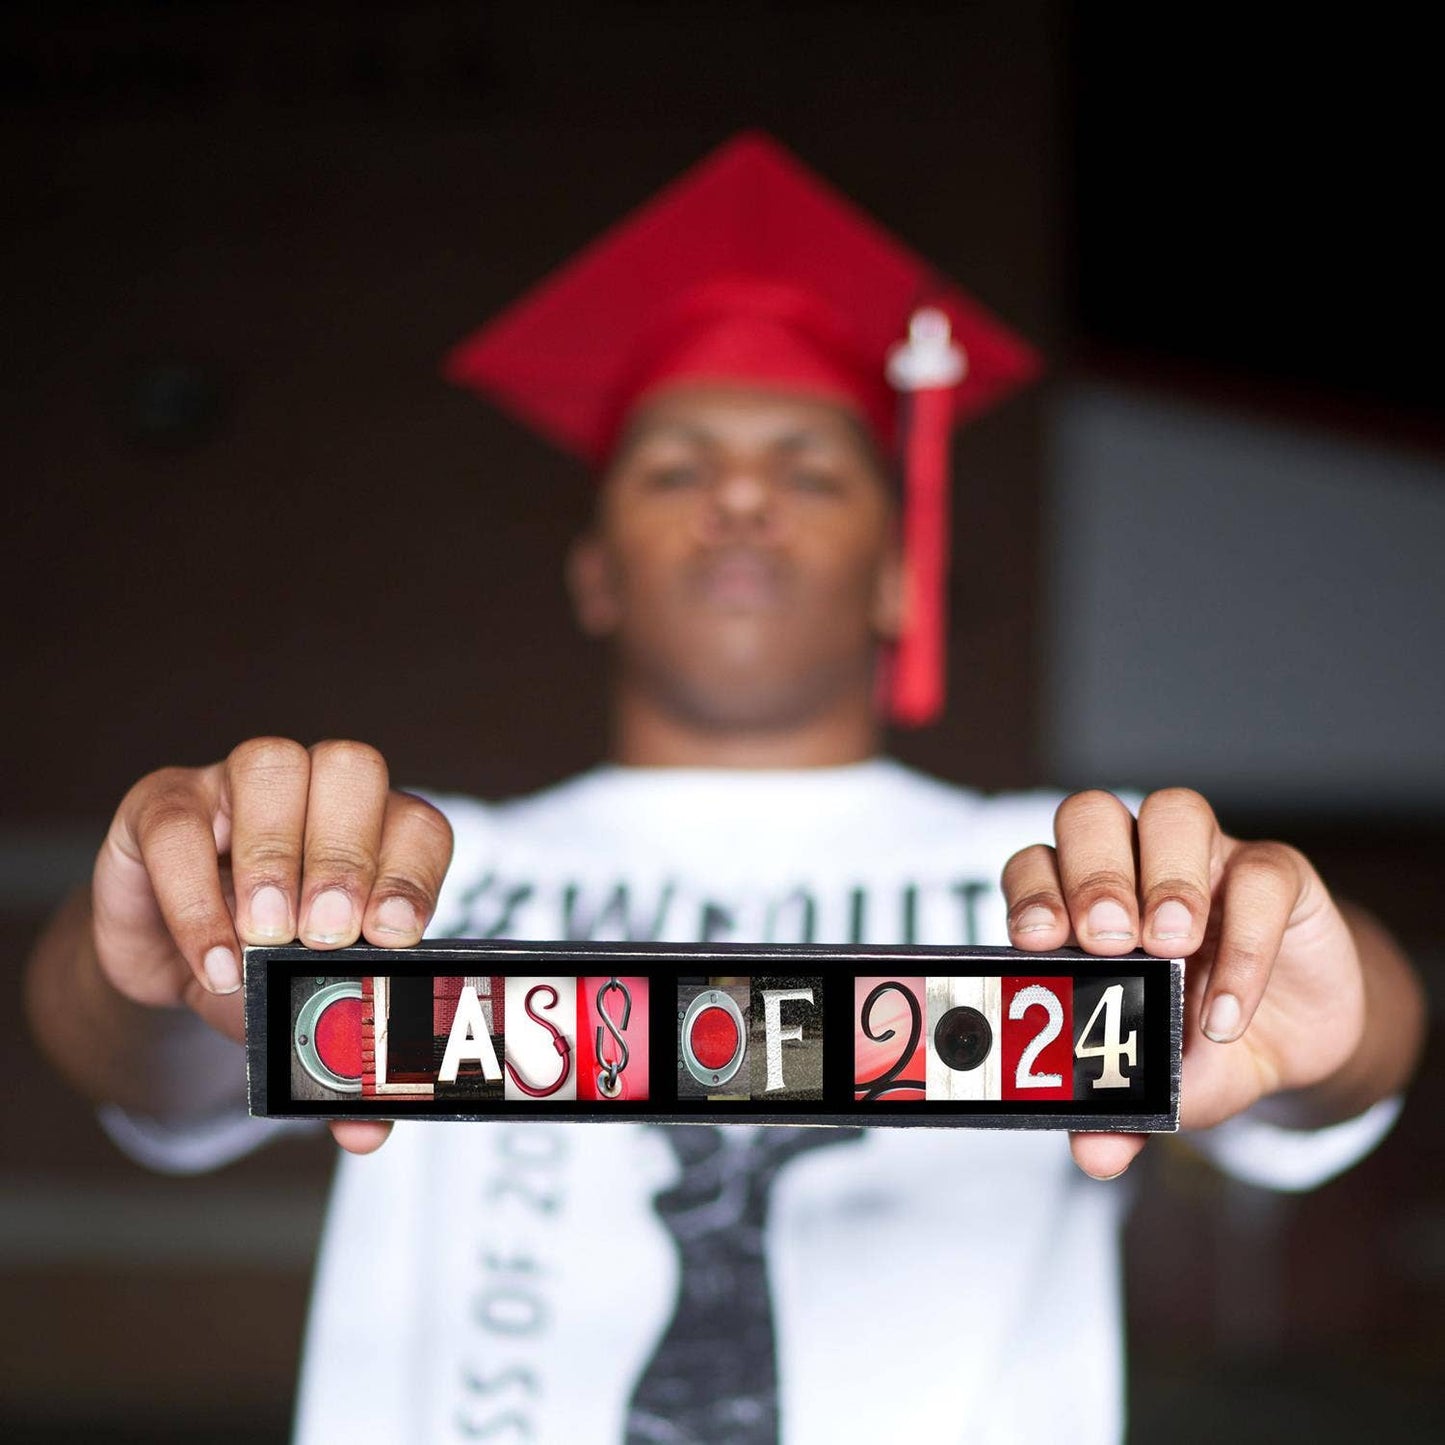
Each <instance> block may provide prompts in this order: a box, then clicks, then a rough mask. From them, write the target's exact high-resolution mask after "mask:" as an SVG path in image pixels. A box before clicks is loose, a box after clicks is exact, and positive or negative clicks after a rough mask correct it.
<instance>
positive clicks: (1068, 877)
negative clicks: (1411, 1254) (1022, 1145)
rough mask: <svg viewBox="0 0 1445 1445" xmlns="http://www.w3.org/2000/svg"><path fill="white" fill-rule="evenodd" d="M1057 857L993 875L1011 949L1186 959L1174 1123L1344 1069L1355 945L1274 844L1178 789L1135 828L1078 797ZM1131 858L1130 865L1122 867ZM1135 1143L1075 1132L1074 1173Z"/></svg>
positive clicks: (1356, 1032)
mask: <svg viewBox="0 0 1445 1445" xmlns="http://www.w3.org/2000/svg"><path fill="white" fill-rule="evenodd" d="M1054 833H1055V846H1054V847H1052V848H1049V847H1045V846H1043V845H1037V846H1034V847H1031V848H1025V849H1023V850H1022V851H1021V852H1019V853H1016V854H1015V855H1014V856H1013V857H1012V858H1011V859H1010V860H1009V862H1008V864H1007V865H1006V866H1005V868H1004V874H1003V889H1004V895H1005V898H1006V900H1007V903H1008V920H1009V938H1010V940H1011V941H1012V942H1013V944H1014V945H1015V946H1016V947H1018V948H1025V949H1050V948H1059V947H1062V946H1063V945H1064V944H1066V943H1077V944H1078V945H1079V946H1080V947H1081V948H1083V949H1084V950H1085V951H1087V952H1089V953H1092V954H1098V955H1101V956H1105V957H1112V956H1115V955H1118V954H1121V953H1127V952H1128V951H1129V950H1130V949H1133V948H1139V947H1142V948H1144V949H1145V950H1146V951H1147V952H1149V953H1152V954H1154V955H1155V956H1156V957H1158V958H1185V959H1187V960H1188V963H1187V965H1186V969H1185V1003H1184V1060H1183V1076H1182V1079H1181V1081H1180V1123H1181V1125H1182V1126H1183V1127H1184V1128H1195V1129H1197V1128H1207V1127H1209V1126H1210V1125H1212V1124H1218V1123H1220V1122H1222V1121H1223V1120H1225V1119H1228V1118H1230V1117H1232V1116H1233V1115H1235V1114H1237V1113H1240V1112H1241V1111H1242V1110H1244V1109H1247V1108H1249V1107H1250V1105H1252V1104H1254V1103H1255V1102H1256V1101H1258V1100H1259V1099H1261V1098H1264V1097H1265V1096H1267V1095H1271V1094H1276V1093H1280V1092H1284V1091H1297V1090H1308V1089H1310V1088H1311V1087H1312V1086H1316V1085H1321V1084H1322V1083H1324V1081H1326V1080H1329V1079H1330V1078H1331V1077H1332V1076H1334V1075H1335V1074H1337V1073H1338V1072H1339V1071H1341V1070H1342V1069H1344V1067H1345V1065H1346V1063H1347V1062H1348V1061H1349V1060H1351V1058H1352V1056H1353V1055H1355V1053H1356V1051H1357V1050H1358V1049H1359V1046H1360V1043H1361V1040H1362V1038H1363V1036H1364V1033H1365V1027H1366V990H1365V977H1364V970H1363V969H1362V966H1361V959H1360V953H1359V950H1358V948H1357V946H1356V941H1355V937H1354V935H1353V934H1352V932H1351V929H1350V927H1349V926H1348V925H1347V923H1346V921H1345V919H1344V917H1343V916H1342V914H1341V912H1340V910H1339V908H1338V907H1337V906H1336V904H1335V902H1334V900H1333V899H1331V897H1330V895H1329V893H1328V891H1327V890H1326V889H1325V886H1324V884H1323V883H1321V882H1320V879H1319V876H1318V875H1317V874H1316V872H1315V870H1314V869H1313V867H1311V866H1310V864H1309V862H1308V861H1307V860H1306V859H1305V858H1304V857H1303V855H1302V854H1300V853H1299V852H1297V851H1296V850H1295V849H1293V848H1290V847H1287V846H1286V845H1284V844H1282V843H1243V842H1240V841H1239V840H1238V839H1236V838H1231V837H1229V836H1228V835H1227V834H1225V833H1224V832H1222V831H1221V830H1220V827H1219V824H1218V822H1217V821H1216V819H1215V816H1214V812H1213V810H1212V809H1211V808H1210V806H1209V804H1208V803H1207V802H1206V801H1205V800H1204V799H1203V798H1202V797H1200V796H1199V794H1198V793H1193V792H1190V791H1188V790H1187V789H1183V788H1170V789H1166V790H1164V791H1162V792H1157V793H1151V794H1150V795H1149V796H1148V797H1147V798H1146V799H1145V800H1144V803H1143V805H1142V806H1141V807H1140V809H1139V818H1138V821H1137V823H1136V822H1135V820H1134V818H1133V817H1132V816H1131V815H1130V813H1129V810H1128V809H1127V808H1126V807H1125V806H1124V804H1123V803H1122V802H1120V801H1119V799H1118V798H1116V797H1114V796H1113V795H1112V794H1111V793H1105V792H1085V793H1076V794H1074V795H1073V796H1072V797H1069V798H1066V799H1065V800H1064V802H1063V803H1062V804H1061V805H1060V807H1059V810H1058V813H1057V815H1056V816H1055V819H1054ZM1136 858H1137V864H1136V861H1135V860H1136ZM1144 1142H1145V1139H1144V1136H1142V1135H1137V1134H1075V1135H1073V1136H1072V1140H1071V1145H1072V1148H1073V1153H1074V1158H1075V1160H1076V1162H1077V1163H1078V1164H1079V1166H1080V1168H1082V1169H1083V1170H1084V1172H1085V1173H1087V1174H1090V1175H1093V1176H1094V1177H1095V1178H1101V1179H1102V1178H1112V1177H1114V1176H1115V1175H1117V1174H1120V1173H1122V1172H1123V1171H1124V1170H1125V1169H1126V1168H1127V1167H1128V1165H1129V1163H1130V1161H1131V1160H1132V1159H1133V1158H1134V1157H1135V1155H1137V1154H1138V1152H1139V1151H1140V1150H1141V1149H1142V1148H1143V1147H1144Z"/></svg>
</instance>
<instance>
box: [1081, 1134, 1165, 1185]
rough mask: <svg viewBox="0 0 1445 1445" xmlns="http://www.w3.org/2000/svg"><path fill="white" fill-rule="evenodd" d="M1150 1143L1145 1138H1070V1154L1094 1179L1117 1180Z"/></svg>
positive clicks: (1125, 1135) (1099, 1135)
mask: <svg viewBox="0 0 1445 1445" xmlns="http://www.w3.org/2000/svg"><path fill="white" fill-rule="evenodd" d="M1147 1142H1148V1139H1147V1136H1145V1135H1143V1134H1070V1135H1069V1150H1070V1152H1071V1153H1072V1154H1073V1156H1074V1163H1075V1164H1077V1165H1078V1166H1079V1168H1080V1169H1082V1170H1083V1171H1084V1173H1085V1174H1087V1175H1088V1176H1089V1178H1090V1179H1100V1180H1103V1179H1117V1178H1118V1177H1119V1176H1120V1175H1121V1174H1122V1173H1123V1172H1124V1171H1125V1170H1126V1169H1127V1168H1128V1167H1129V1166H1130V1165H1131V1164H1132V1163H1133V1162H1134V1160H1135V1159H1137V1158H1138V1157H1139V1155H1140V1154H1141V1153H1142V1152H1143V1149H1144V1145H1145V1144H1146V1143H1147Z"/></svg>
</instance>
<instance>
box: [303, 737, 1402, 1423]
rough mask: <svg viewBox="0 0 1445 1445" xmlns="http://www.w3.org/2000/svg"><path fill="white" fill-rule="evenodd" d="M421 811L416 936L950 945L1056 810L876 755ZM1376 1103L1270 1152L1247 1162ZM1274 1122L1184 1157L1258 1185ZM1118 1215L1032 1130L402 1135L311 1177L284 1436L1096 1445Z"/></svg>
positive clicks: (1111, 1379) (1049, 802)
mask: <svg viewBox="0 0 1445 1445" xmlns="http://www.w3.org/2000/svg"><path fill="white" fill-rule="evenodd" d="M438 801H439V802H441V803H442V805H443V806H444V807H445V809H446V811H447V813H448V815H449V816H450V818H451V820H452V823H453V825H454V827H455V830H456V838H457V848H456V858H455V862H454V863H453V866H452V870H451V873H450V875H449V877H448V880H447V884H446V887H445V889H444V891H443V894H442V899H441V904H440V907H439V910H438V913H437V917H436V920H435V923H434V925H433V928H432V932H433V934H435V935H437V936H455V937H487V936H498V937H500V936H505V937H513V938H536V939H547V938H585V939H632V940H646V939H655V940H659V941H669V942H686V941H698V940H703V939H711V940H718V941H722V940H732V941H739V942H757V941H767V942H789V941H797V942H814V943H848V942H863V943H870V944H885V943H904V942H916V943H930V944H968V943H1002V942H1004V941H1005V940H1006V937H1007V934H1006V930H1005V926H1004V909H1003V900H1002V895H1001V893H1000V891H999V888H998V878H999V874H1000V871H1001V869H1002V866H1003V864H1004V862H1005V861H1006V859H1007V858H1008V857H1009V855H1010V854H1011V853H1013V852H1014V851H1015V850H1016V849H1018V848H1021V847H1023V846H1025V845H1026V844H1029V843H1035V842H1041V841H1043V842H1047V841H1049V840H1050V838H1051V833H1052V815H1053V810H1054V806H1055V804H1056V802H1057V799H1056V798H1054V797H1052V796H1046V795H1043V794H1035V795H1023V796H1014V797H1003V798H994V799H988V798H983V797H980V796H978V795H976V794H971V793H968V792H963V791H960V790H958V789H954V788H951V787H947V786H945V785H943V784H940V783H937V782H934V781H932V780H929V779H927V778H924V777H922V776H920V775H918V774H916V773H912V772H910V771H908V770H907V769H905V768H903V767H901V766H900V765H898V764H896V763H894V762H890V761H886V760H875V761H871V762H866V763H861V764H858V765H855V766H851V767H844V768H832V769H819V770H813V771H804V772H781V773H739V772H734V771H708V770H703V771H692V770H651V769H627V768H619V767H607V768H602V769H599V770H597V771H595V772H592V773H588V774H586V775H584V776H582V777H580V778H578V779H576V780H574V781H572V782H569V783H566V784H564V785H562V786H560V787H557V788H554V789H552V790H550V791H549V792H546V793H543V794H541V795H539V796H537V797H534V798H530V799H526V800H523V801H520V802H517V803H512V804H508V805H505V806H501V807H486V806H483V805H481V804H477V803H474V802H470V801H467V800H463V799H440V800H438ZM1391 1117H1392V1115H1391V1114H1390V1111H1389V1110H1388V1109H1384V1110H1376V1111H1372V1113H1371V1114H1370V1115H1367V1116H1365V1117H1364V1119H1362V1120H1361V1121H1356V1123H1355V1124H1354V1125H1351V1126H1343V1128H1342V1130H1340V1131H1336V1130H1330V1131H1323V1132H1322V1133H1320V1134H1316V1135H1296V1136H1293V1138H1292V1139H1291V1141H1290V1142H1291V1144H1292V1146H1293V1149H1294V1153H1293V1155H1292V1156H1291V1157H1290V1160H1289V1161H1288V1162H1287V1164H1286V1166H1285V1167H1284V1168H1283V1169H1282V1170H1281V1176H1280V1178H1279V1180H1278V1182H1279V1183H1280V1184H1281V1185H1282V1186H1284V1187H1299V1186H1302V1185H1305V1184H1308V1183H1311V1182H1317V1181H1318V1179H1319V1178H1322V1177H1325V1176H1326V1175H1327V1174H1328V1173H1330V1172H1333V1170H1334V1169H1336V1168H1339V1167H1343V1165H1344V1164H1346V1163H1348V1162H1350V1161H1351V1160H1352V1159H1353V1158H1354V1157H1357V1156H1358V1155H1359V1154H1360V1153H1362V1152H1363V1151H1364V1149H1366V1148H1368V1147H1369V1145H1370V1144H1371V1143H1373V1142H1374V1140H1375V1139H1376V1138H1378V1137H1379V1135H1380V1134H1381V1133H1383V1131H1384V1129H1385V1128H1386V1127H1388V1122H1389V1119H1390V1118H1391ZM1216 1132H1219V1131H1216ZM1281 1132H1282V1131H1276V1130H1270V1129H1268V1128H1267V1127H1265V1126H1255V1125H1252V1124H1250V1123H1249V1122H1247V1121H1240V1122H1239V1123H1238V1125H1237V1127H1233V1128H1231V1127H1230V1126H1226V1130H1225V1131H1222V1135H1221V1142H1220V1144H1219V1146H1218V1149H1217V1152H1220V1153H1223V1154H1228V1155H1230V1161H1229V1162H1230V1163H1231V1165H1232V1166H1233V1167H1235V1168H1236V1169H1237V1170H1238V1172H1240V1173H1242V1174H1244V1175H1245V1176H1246V1177H1253V1178H1256V1179H1260V1178H1263V1179H1266V1180H1267V1179H1268V1177H1269V1174H1270V1161H1271V1159H1272V1157H1273V1156H1274V1153H1275V1146H1276V1144H1277V1142H1278V1141H1279V1140H1280V1137H1281ZM684 1160H686V1161H687V1162H686V1165H685V1164H684V1162H683V1161H684ZM1124 1199H1125V1195H1124V1193H1123V1192H1122V1191H1121V1189H1120V1187H1119V1186H1116V1185H1107V1184H1098V1183H1094V1182H1092V1181H1090V1180H1089V1179H1087V1178H1085V1177H1084V1176H1083V1175H1082V1174H1080V1173H1079V1171H1078V1170H1077V1169H1075V1168H1074V1167H1073V1165H1072V1163H1071V1162H1070V1158H1069V1152H1068V1144H1067V1137H1066V1135H1064V1134H1063V1133H1035V1132H1017V1133H1014V1132H996V1131H988V1130H970V1129H956V1128H935V1129H925V1128H911V1129H888V1128H876V1129H870V1130H862V1131H857V1130H837V1129H789V1130H781V1129H764V1128H758V1127H749V1126H729V1127H727V1128H723V1129H715V1128H707V1127H700V1126H685V1127H674V1128H661V1127H648V1126H645V1125H632V1124H591V1125H587V1124H577V1125H564V1124H556V1123H550V1122H545V1121H543V1122H538V1123H535V1124H532V1123H517V1124H513V1123H498V1124H480V1125H479V1124H441V1123H413V1124H402V1125H399V1126H398V1127H397V1129H396V1131H395V1133H394V1136H393V1138H392V1140H391V1141H390V1142H389V1143H388V1144H387V1146H386V1147H385V1148H383V1149H382V1150H381V1151H380V1152H379V1153H377V1154H375V1155H372V1156H368V1157H364V1158H355V1157H351V1156H344V1157H343V1159H342V1161H341V1167H340V1172H339V1177H338V1181H337V1185H336V1189H335V1193H334V1196H333V1201H332V1206H331V1214H330V1218H329V1222H328V1226H327V1232H326V1238H325V1242H324V1245H323V1249H322V1256H321V1261H320V1267H319V1274H318V1280H317V1289H316V1295H315V1300H314V1304H313V1310H312V1317H311V1322H310V1326H309V1331H308V1337H307V1346H306V1357H305V1365H304V1371H303V1379H302V1386H301V1396H300V1405H299V1416H298V1436H299V1439H300V1441H301V1442H302V1445H329V1442H334V1441H337V1440H346V1441H348V1442H349V1445H365V1442H370V1441H377V1442H388V1445H390V1442H395V1441H402V1440H405V1441H408V1442H433V1441H436V1442H441V1441H448V1442H449V1441H462V1440H474V1439H486V1440H535V1441H543V1442H553V1441H556V1442H571V1441H576V1440H586V1441H596V1442H614V1441H615V1442H622V1441H628V1442H655V1441H670V1442H677V1445H685V1442H692V1441H697V1442H704V1441H705V1442H708V1445H713V1442H718V1441H727V1442H748V1445H751V1442H754V1441H757V1442H762V1441H772V1440H781V1441H783V1442H786V1445H822V1442H828V1445H834V1442H838V1441H852V1440H900V1439H927V1440H930V1441H933V1442H939V1445H944V1442H965V1441H967V1442H1009V1445H1028V1442H1033V1441H1038V1442H1050V1445H1053V1442H1057V1441H1059V1440H1061V1439H1068V1440H1069V1441H1071V1442H1072V1445H1112V1442H1115V1441H1117V1440H1118V1439H1119V1438H1120V1436H1121V1435H1122V1430H1123V1420H1122V1378H1121V1374H1122V1372H1121V1325H1120V1298H1119V1271H1118V1230H1119V1224H1120V1218H1121V1214H1122V1210H1123V1207H1124ZM774 1346H775V1348H774Z"/></svg>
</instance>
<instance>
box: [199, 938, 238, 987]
mask: <svg viewBox="0 0 1445 1445" xmlns="http://www.w3.org/2000/svg"><path fill="white" fill-rule="evenodd" d="M203 962H204V967H205V970H206V982H207V983H208V984H209V985H210V986H211V992H212V993H235V991H236V990H237V989H238V988H240V986H241V969H240V967H239V965H238V964H237V963H236V955H235V954H234V953H232V952H231V950H230V949H229V948H212V949H210V950H208V952H207V953H206V957H205V959H204V961H203Z"/></svg>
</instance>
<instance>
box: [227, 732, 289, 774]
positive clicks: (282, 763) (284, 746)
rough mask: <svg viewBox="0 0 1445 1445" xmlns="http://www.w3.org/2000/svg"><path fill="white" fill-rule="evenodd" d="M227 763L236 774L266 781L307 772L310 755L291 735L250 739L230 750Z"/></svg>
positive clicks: (232, 772)
mask: <svg viewBox="0 0 1445 1445" xmlns="http://www.w3.org/2000/svg"><path fill="white" fill-rule="evenodd" d="M226 765H227V767H228V768H229V770H230V772H231V774H232V775H233V776H241V777H246V778H254V779H257V780H263V781H264V780H267V779H270V778H277V777H285V778H289V777H293V776H295V775H296V774H298V773H304V771H305V770H306V768H307V767H308V765H309V754H308V753H307V751H306V749H305V748H304V747H302V746H301V744H300V743H298V742H294V741H293V740H292V739H291V738H279V737H261V738H247V739H246V741H245V742H243V743H238V744H237V745H236V746H235V747H234V748H232V749H231V754H230V756H229V757H228V758H227V759H226Z"/></svg>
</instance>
